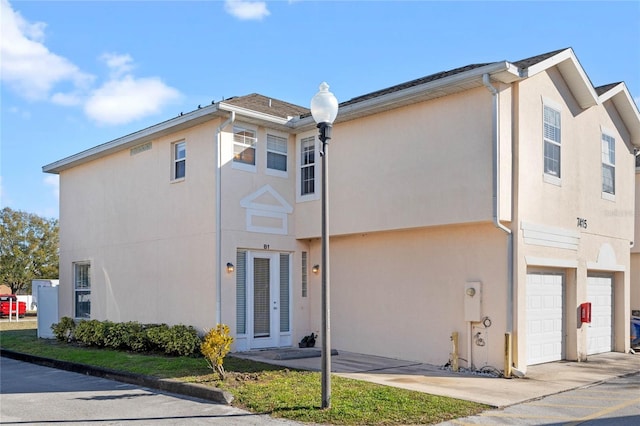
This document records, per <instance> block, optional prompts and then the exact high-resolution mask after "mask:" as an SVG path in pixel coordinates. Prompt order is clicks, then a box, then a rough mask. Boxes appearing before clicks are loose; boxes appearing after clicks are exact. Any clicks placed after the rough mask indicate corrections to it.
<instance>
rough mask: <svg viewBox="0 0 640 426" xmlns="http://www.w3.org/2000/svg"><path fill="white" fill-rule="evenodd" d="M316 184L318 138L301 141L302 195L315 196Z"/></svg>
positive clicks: (313, 137)
mask: <svg viewBox="0 0 640 426" xmlns="http://www.w3.org/2000/svg"><path fill="white" fill-rule="evenodd" d="M315 182H316V137H315V136H310V137H307V138H303V139H302V140H301V141H300V195H310V194H315V192H316V188H315Z"/></svg>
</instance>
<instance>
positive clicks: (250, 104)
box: [224, 48, 606, 118]
mask: <svg viewBox="0 0 640 426" xmlns="http://www.w3.org/2000/svg"><path fill="white" fill-rule="evenodd" d="M566 49H567V48H564V49H558V50H554V51H553V52H548V53H543V54H541V55H536V56H532V57H530V58H525V59H521V60H519V61H516V62H513V64H514V65H515V66H517V67H518V68H520V69H526V68H528V67H530V66H532V65H535V64H537V63H539V62H542V61H544V60H545V59H548V58H550V57H552V56H554V55H557V54H558V53H560V52H562V51H564V50H566ZM490 64H492V62H487V63H481V64H470V65H465V66H463V67H459V68H455V69H452V70H449V71H441V72H437V73H435V74H431V75H428V76H425V77H420V78H417V79H415V80H411V81H407V82H404V83H400V84H397V85H394V86H391V87H387V88H385V89H381V90H376V91H375V92H371V93H367V94H364V95H361V96H357V97H355V98H352V99H349V100H348V101H345V102H341V103H340V107H345V106H347V105H352V104H356V103H358V102H362V101H366V100H368V99H373V98H377V97H379V96H383V95H386V94H389V93H393V92H397V91H400V90H404V89H407V88H410V87H413V86H419V85H421V84H425V83H429V82H431V81H435V80H439V79H441V78H446V77H450V76H452V75H456V74H460V73H463V72H466V71H469V70H473V69H475V68H480V67H483V66H486V65H490ZM603 87H605V86H603ZM604 91H606V90H604ZM224 102H225V103H228V104H231V105H236V106H239V107H242V108H248V109H251V110H254V111H258V112H262V113H266V114H271V115H275V116H278V117H282V118H287V117H294V116H300V117H307V116H310V115H311V112H310V110H309V109H308V108H304V107H301V106H298V105H294V104H291V103H288V102H284V101H281V100H278V99H274V98H268V97H266V96H263V95H260V94H257V93H252V94H250V95H246V96H240V97H234V98H230V99H227V100H226V101H224Z"/></svg>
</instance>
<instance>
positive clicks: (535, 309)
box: [527, 273, 564, 365]
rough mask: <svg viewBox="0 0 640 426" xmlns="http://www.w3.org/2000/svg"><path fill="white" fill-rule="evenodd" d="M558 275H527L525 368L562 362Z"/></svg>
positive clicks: (561, 295) (561, 277)
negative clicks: (526, 366) (545, 363)
mask: <svg viewBox="0 0 640 426" xmlns="http://www.w3.org/2000/svg"><path fill="white" fill-rule="evenodd" d="M563 281H564V276H563V275H562V274H551V273H531V274H527V364H528V365H533V364H541V363H543V362H550V361H558V360H561V359H563V349H564V341H563V336H564V332H563V329H564V317H563V312H564V310H563Z"/></svg>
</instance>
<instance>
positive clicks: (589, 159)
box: [515, 69, 634, 368]
mask: <svg viewBox="0 0 640 426" xmlns="http://www.w3.org/2000/svg"><path fill="white" fill-rule="evenodd" d="M517 89H518V90H517V92H518V95H517V96H518V99H519V100H518V105H519V108H518V117H517V122H516V123H517V124H516V127H517V129H518V130H517V143H516V146H517V153H516V158H517V161H516V173H517V182H518V183H517V189H516V191H517V198H516V199H517V202H516V207H515V218H516V224H515V225H516V226H517V228H518V238H517V241H516V244H517V246H516V253H517V255H516V282H517V283H518V285H517V288H516V297H517V300H518V302H517V306H518V310H517V312H518V314H517V316H516V319H517V324H518V325H517V332H516V342H517V351H516V356H515V357H516V363H517V365H519V366H520V367H523V368H524V366H525V365H524V360H525V359H526V348H525V341H526V274H527V272H528V271H530V270H532V268H535V269H536V270H540V269H542V270H549V271H556V272H557V271H560V272H564V273H565V274H566V277H567V278H566V282H565V303H566V307H565V312H566V324H565V328H566V330H567V339H566V356H567V358H568V359H577V358H579V357H580V356H581V355H584V353H585V351H586V330H585V329H584V328H585V327H586V326H583V327H580V325H579V324H577V322H576V319H575V315H574V314H573V313H574V312H575V310H576V309H577V306H578V305H579V304H580V303H582V302H583V301H585V299H586V281H587V276H588V275H589V274H590V273H605V274H610V275H612V276H615V288H614V291H615V292H616V295H615V298H616V300H615V302H616V303H617V305H616V306H617V308H616V312H615V318H614V322H615V333H614V334H615V335H616V337H615V344H614V347H615V349H616V350H620V351H624V350H625V348H626V346H628V342H627V343H626V344H625V340H624V336H625V335H626V334H628V333H627V331H628V325H625V324H626V323H627V322H628V321H627V319H628V310H629V306H628V298H627V296H626V295H627V294H629V281H630V258H629V246H630V241H632V240H633V220H634V217H633V211H634V202H633V200H634V176H633V173H634V165H633V162H634V158H633V154H632V152H633V151H632V148H631V144H630V136H629V134H628V133H627V131H626V129H625V127H624V125H623V124H622V121H621V119H620V117H619V115H618V114H617V112H616V111H615V108H613V107H612V106H611V105H609V104H608V103H605V104H604V105H596V106H593V107H590V108H588V109H586V110H583V109H581V108H580V107H579V106H578V104H577V103H576V101H575V99H574V98H573V96H572V94H571V92H570V91H569V89H568V87H567V85H566V83H565V81H564V80H563V78H562V76H561V75H560V73H559V72H558V71H557V70H556V69H551V70H549V73H541V74H538V75H536V76H534V77H531V78H529V79H527V80H525V81H523V82H521V83H519V85H518V88H517ZM545 102H547V103H552V104H554V105H553V106H555V107H556V108H559V110H560V111H561V132H562V142H561V146H562V148H561V149H562V160H561V161H562V166H561V167H562V168H561V182H560V183H550V182H548V181H546V180H545V177H544V167H543V161H544V145H543V137H542V123H543V118H542V113H543V105H544V104H545ZM603 130H604V131H605V132H606V133H608V134H611V135H612V136H614V137H615V140H616V147H615V149H616V188H615V200H609V199H606V197H603V195H602V182H601V149H602V148H601V134H602V132H603ZM580 219H583V220H584V221H580ZM534 227H536V228H537V229H533V228H534ZM534 231H535V232H539V231H540V232H542V233H543V234H545V235H546V237H548V236H549V235H548V234H550V233H560V234H562V235H563V236H565V237H570V238H571V239H573V242H575V245H573V246H571V247H557V246H555V247H554V244H552V243H549V242H540V241H538V242H537V243H533V242H532V241H531V238H529V239H527V236H529V237H531V236H532V233H533V232H534ZM537 236H539V235H537ZM546 237H543V239H544V238H546ZM611 253H612V255H611Z"/></svg>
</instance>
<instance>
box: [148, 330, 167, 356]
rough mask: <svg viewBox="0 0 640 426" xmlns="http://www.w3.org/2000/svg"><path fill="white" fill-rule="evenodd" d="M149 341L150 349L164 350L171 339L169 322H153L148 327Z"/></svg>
mask: <svg viewBox="0 0 640 426" xmlns="http://www.w3.org/2000/svg"><path fill="white" fill-rule="evenodd" d="M146 336H147V341H148V343H149V350H151V351H158V352H164V347H165V346H167V342H168V341H169V340H170V339H171V336H170V335H169V326H168V325H167V324H153V325H149V326H147V328H146Z"/></svg>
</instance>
